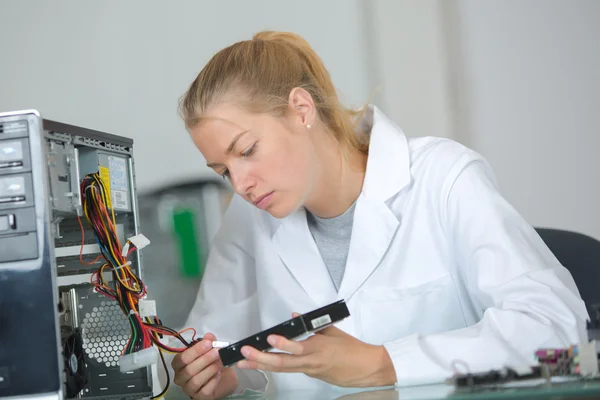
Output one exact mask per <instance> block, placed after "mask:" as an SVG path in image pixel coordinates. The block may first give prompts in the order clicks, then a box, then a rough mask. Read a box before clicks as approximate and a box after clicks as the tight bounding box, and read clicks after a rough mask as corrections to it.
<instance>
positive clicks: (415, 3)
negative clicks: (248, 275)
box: [0, 0, 600, 238]
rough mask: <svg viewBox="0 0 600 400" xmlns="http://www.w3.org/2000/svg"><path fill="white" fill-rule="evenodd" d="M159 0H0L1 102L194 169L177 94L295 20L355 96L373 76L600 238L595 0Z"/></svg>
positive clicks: (362, 95) (527, 202)
mask: <svg viewBox="0 0 600 400" xmlns="http://www.w3.org/2000/svg"><path fill="white" fill-rule="evenodd" d="M162 5H163V3H162V2H161V3H158V2H150V3H149V2H141V1H134V2H127V3H111V5H110V7H109V6H107V5H104V4H102V3H86V4H85V5H82V4H81V2H78V1H63V2H54V3H49V2H46V1H42V0H35V1H33V0H31V1H28V2H17V1H4V0H0V15H2V21H3V22H2V24H0V38H2V39H4V40H3V62H2V63H0V110H3V111H6V110H13V109H21V108H37V109H39V110H41V112H42V113H43V115H44V116H45V117H47V118H51V119H56V120H62V121H65V122H68V123H72V124H79V125H83V126H86V127H90V128H94V129H99V130H105V131H108V132H112V133H116V134H120V135H124V136H129V137H132V138H134V140H135V142H136V145H135V154H136V158H137V172H138V183H139V186H140V187H141V188H142V189H151V188H153V187H157V186H160V185H162V184H164V183H167V182H174V181H183V180H187V179H194V178H196V177H198V176H202V175H206V174H210V171H209V170H208V169H207V168H206V167H205V166H204V160H203V159H202V157H201V155H200V154H199V152H198V151H197V150H196V149H195V148H194V147H193V145H192V143H191V141H190V140H189V138H188V136H187V133H186V132H185V130H184V129H183V126H182V123H181V121H180V120H179V118H178V116H177V114H176V107H177V100H178V98H179V96H181V95H182V94H183V92H184V91H185V89H186V87H187V85H188V84H189V83H190V82H191V81H192V79H193V78H194V77H195V76H196V74H197V73H198V72H199V71H200V69H201V68H202V66H203V65H204V63H205V62H206V61H207V60H208V59H209V58H210V56H211V55H212V54H213V53H214V52H216V51H218V50H219V49H220V48H222V47H224V46H226V45H228V44H230V43H232V42H234V41H237V40H242V39H247V38H249V37H251V35H252V33H254V32H256V31H258V30H260V29H268V28H272V29H282V30H292V31H295V32H298V33H300V34H302V35H303V36H305V37H306V38H307V39H308V40H309V42H310V43H311V44H312V45H313V46H314V47H315V48H316V50H317V51H318V52H319V54H321V56H322V57H323V59H324V61H325V63H326V65H327V66H328V68H329V70H330V72H331V74H332V76H333V79H334V81H335V84H336V86H337V87H338V88H339V89H340V90H341V91H342V92H343V94H345V99H346V100H347V101H346V102H347V103H348V104H349V105H360V104H362V103H363V102H365V101H367V100H368V99H369V98H370V97H371V95H372V94H373V92H374V91H375V90H376V89H377V88H379V91H378V92H377V94H376V95H375V98H374V100H375V102H376V103H377V104H378V105H379V106H380V107H381V108H382V109H383V110H384V111H385V112H386V113H388V114H389V115H390V116H391V117H392V119H394V120H395V121H396V122H397V123H398V124H399V125H400V126H401V127H402V128H403V130H404V131H405V132H406V133H407V134H408V135H409V136H425V135H435V136H445V137H452V138H455V139H457V140H459V141H461V142H463V143H465V144H466V145H468V146H470V147H473V148H474V149H475V150H477V151H479V152H481V153H482V154H483V155H484V156H485V157H486V158H487V159H488V160H489V161H490V162H491V164H492V166H493V167H494V169H495V172H496V174H497V176H498V178H499V181H500V185H501V190H502V192H503V194H504V195H505V196H506V197H507V199H508V200H509V201H510V202H511V203H512V204H514V205H515V206H516V207H517V209H518V210H519V211H520V212H521V213H522V214H523V215H524V216H525V218H526V219H527V220H528V221H529V222H531V223H532V224H534V225H543V226H554V227H559V228H565V229H574V230H577V231H581V232H583V233H587V234H590V235H592V236H595V237H597V238H600V211H599V207H598V204H600V176H599V175H600V158H598V157H596V152H597V149H598V148H600V135H598V132H599V130H600V129H599V128H600V112H598V110H600V98H599V96H600V50H599V47H600V45H599V44H598V38H599V37H600V24H598V22H597V21H599V20H600V2H598V1H596V0H579V1H577V2H569V1H560V0H524V1H502V0H495V1H487V2H480V1H477V0H335V1H333V0H331V1H320V0H306V1H304V2H300V3H299V2H281V1H277V0H262V1H253V2H241V1H239V2H236V1H219V2H196V1H191V0H190V1H179V2H171V3H169V6H168V7H163V6H162ZM234 7H235V11H236V12H234ZM211 176H212V175H211Z"/></svg>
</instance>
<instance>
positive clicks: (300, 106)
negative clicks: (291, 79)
mask: <svg viewBox="0 0 600 400" xmlns="http://www.w3.org/2000/svg"><path fill="white" fill-rule="evenodd" d="M288 106H289V109H290V110H289V111H290V115H293V116H294V120H295V121H297V122H298V124H301V125H303V126H304V127H310V126H311V125H314V122H315V118H316V115H317V110H316V107H315V103H314V101H313V98H312V96H311V95H310V93H308V91H306V89H303V88H300V87H295V88H293V89H292V90H291V92H290V96H289V99H288Z"/></svg>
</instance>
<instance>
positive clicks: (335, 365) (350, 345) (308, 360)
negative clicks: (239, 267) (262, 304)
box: [237, 313, 396, 387]
mask: <svg viewBox="0 0 600 400" xmlns="http://www.w3.org/2000/svg"><path fill="white" fill-rule="evenodd" d="M297 315H299V314H296V313H294V314H293V316H294V317H295V316H297ZM267 341H268V342H269V344H271V346H273V347H274V348H275V349H279V350H282V351H284V352H287V353H290V354H284V353H269V352H262V351H259V350H257V349H255V348H253V347H250V346H244V347H242V349H241V350H242V355H243V356H244V357H246V360H243V361H240V362H238V363H237V366H238V368H242V369H260V370H263V371H273V372H302V373H304V374H306V375H308V376H311V377H313V378H317V379H320V380H323V381H325V382H328V383H330V384H333V385H337V386H345V387H372V386H388V385H393V384H394V383H395V382H396V373H395V371H394V366H393V364H392V360H391V359H390V356H389V354H388V352H387V350H386V349H385V348H384V347H383V346H374V345H370V344H367V343H364V342H361V341H360V340H358V339H356V338H355V337H353V336H351V335H348V334H347V333H345V332H343V331H342V330H340V329H338V328H336V327H334V326H330V327H328V328H325V329H323V330H321V331H319V332H317V333H316V334H315V335H313V336H311V337H309V338H308V339H306V340H302V341H293V340H289V339H286V338H284V337H282V336H278V335H270V336H269V337H268V338H267Z"/></svg>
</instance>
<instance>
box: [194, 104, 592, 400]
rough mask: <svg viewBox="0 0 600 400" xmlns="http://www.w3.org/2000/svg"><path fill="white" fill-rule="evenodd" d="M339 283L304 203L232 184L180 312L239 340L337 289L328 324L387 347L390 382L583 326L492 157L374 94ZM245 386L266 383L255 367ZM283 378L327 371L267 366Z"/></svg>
mask: <svg viewBox="0 0 600 400" xmlns="http://www.w3.org/2000/svg"><path fill="white" fill-rule="evenodd" d="M371 111H372V115H371V118H372V120H373V122H372V123H373V128H372V131H371V139H370V153H369V158H368V163H367V170H366V176H365V181H364V186H363V190H362V192H361V193H360V196H359V198H358V200H357V203H356V210H355V214H354V225H353V230H352V239H351V243H350V249H349V253H348V260H347V264H346V270H345V274H344V277H343V281H342V283H341V287H340V290H339V293H338V292H336V290H335V287H334V284H333V283H332V280H331V278H330V276H329V273H328V271H327V268H326V266H325V264H324V262H323V260H322V258H321V256H320V254H319V251H318V249H317V247H316V245H315V242H314V240H313V238H312V236H311V234H310V232H309V230H308V227H307V222H306V217H305V212H304V210H303V209H301V210H298V211H297V212H295V213H293V214H291V215H290V216H288V217H286V218H284V219H276V218H274V217H272V216H271V215H270V214H268V213H266V212H264V211H261V210H259V209H257V208H255V207H254V206H252V205H251V204H249V203H247V202H245V201H244V200H243V199H241V198H240V197H237V196H235V197H234V198H233V200H232V202H231V204H230V207H229V209H228V211H227V213H226V215H225V217H224V221H223V224H222V227H221V230H220V232H219V233H218V235H217V236H216V238H215V240H214V243H213V247H212V251H211V253H210V258H209V261H208V264H207V267H206V272H205V275H204V279H203V282H202V285H201V289H200V291H199V294H198V299H197V302H196V304H195V306H194V307H193V309H192V311H191V313H190V315H189V319H188V321H187V324H186V326H192V327H194V328H196V329H197V330H198V332H199V333H204V332H208V331H210V332H213V333H215V334H216V336H217V338H218V339H219V340H227V341H231V342H234V341H237V340H239V339H242V338H245V337H246V336H249V335H251V334H253V333H256V332H258V331H261V330H263V329H266V328H269V327H271V326H273V325H275V324H278V323H280V322H282V321H284V320H287V319H289V318H290V317H291V313H292V311H296V312H301V313H302V312H307V311H311V310H313V309H315V308H318V307H320V306H323V305H325V304H328V303H331V302H334V301H336V300H338V299H345V301H346V303H347V305H348V308H349V310H350V313H351V317H350V318H348V319H346V320H344V321H343V322H341V323H339V324H338V325H337V326H338V327H339V328H340V329H342V330H344V331H346V332H347V333H349V334H351V335H353V336H355V337H356V338H358V339H360V340H362V341H364V342H367V343H371V344H380V345H381V344H382V345H384V346H385V348H386V349H387V351H388V352H389V354H390V356H391V359H392V361H393V364H394V368H395V370H396V376H397V379H398V383H397V384H398V385H410V384H413V383H422V382H435V381H440V380H443V379H444V378H446V377H449V376H451V375H452V373H453V362H455V361H456V362H459V363H460V364H457V366H458V368H463V369H464V368H465V364H466V365H467V366H468V368H469V369H470V370H471V371H477V370H485V369H489V368H498V367H502V366H505V365H513V366H516V365H523V364H532V363H533V362H534V356H533V354H534V351H535V350H536V349H537V348H540V347H545V346H550V347H563V346H568V345H571V344H573V343H578V342H580V341H582V340H585V339H586V338H587V335H586V330H585V321H586V319H587V318H588V315H587V311H586V308H585V306H584V303H583V301H582V300H581V298H580V296H579V293H578V290H577V288H576V286H575V284H574V282H573V280H572V277H571V275H570V274H569V272H568V271H567V270H566V269H565V268H564V267H563V266H561V265H560V264H559V262H558V261H557V259H556V258H555V257H554V256H553V255H552V253H551V252H550V251H549V249H548V248H547V247H546V246H545V244H544V243H543V242H542V240H541V239H540V237H539V236H538V235H537V234H536V232H535V231H534V229H533V228H532V227H531V226H530V225H529V224H528V223H527V222H526V221H525V220H524V219H523V218H522V217H521V216H520V215H519V214H518V212H517V211H516V210H515V209H514V208H513V207H511V205H510V204H508V203H507V202H506V201H505V200H504V199H503V198H502V196H501V195H500V194H499V193H498V190H497V186H496V183H495V180H494V177H493V174H492V171H491V169H490V167H489V165H488V164H487V163H486V162H485V160H484V159H483V158H482V157H481V156H480V155H478V154H477V153H475V152H474V151H472V150H470V149H468V148H466V147H464V146H462V145H460V144H458V143H456V142H453V141H451V140H447V139H440V138H418V139H407V138H406V137H405V135H404V134H403V133H402V131H401V130H400V129H399V128H398V127H397V126H396V125H395V124H393V123H392V122H391V121H390V120H389V119H387V118H386V117H385V116H384V115H383V114H382V113H381V112H380V111H379V110H378V109H377V108H371ZM240 375H241V378H242V379H241V385H240V388H239V389H240V390H241V389H243V388H245V387H246V388H254V389H259V390H262V389H264V384H265V379H264V376H263V375H262V374H260V373H258V371H250V372H249V373H248V371H241V374H240ZM270 381H271V384H274V385H275V387H276V388H277V389H278V390H298V389H307V390H318V389H319V388H321V387H322V388H323V389H325V388H327V387H328V386H329V385H328V384H326V383H324V382H322V381H319V380H316V379H312V378H309V377H307V376H306V375H303V374H297V373H294V374H284V373H277V374H272V377H271V378H270Z"/></svg>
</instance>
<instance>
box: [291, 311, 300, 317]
mask: <svg viewBox="0 0 600 400" xmlns="http://www.w3.org/2000/svg"><path fill="white" fill-rule="evenodd" d="M301 315H302V314H300V313H297V312H293V313H292V318H296V317H299V316H301Z"/></svg>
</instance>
